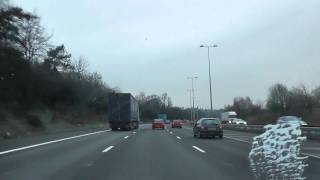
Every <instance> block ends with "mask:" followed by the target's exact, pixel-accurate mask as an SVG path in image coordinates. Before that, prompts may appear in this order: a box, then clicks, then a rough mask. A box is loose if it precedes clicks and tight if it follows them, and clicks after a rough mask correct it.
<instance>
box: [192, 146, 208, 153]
mask: <svg viewBox="0 0 320 180" xmlns="http://www.w3.org/2000/svg"><path fill="white" fill-rule="evenodd" d="M192 147H193V148H194V149H196V150H198V151H200V152H202V153H206V151H205V150H203V149H201V148H198V147H197V146H192Z"/></svg>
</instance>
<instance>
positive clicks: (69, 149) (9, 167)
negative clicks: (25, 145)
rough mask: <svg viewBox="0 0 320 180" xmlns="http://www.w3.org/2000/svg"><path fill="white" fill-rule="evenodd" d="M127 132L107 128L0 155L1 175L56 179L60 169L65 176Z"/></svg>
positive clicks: (2, 176)
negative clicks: (87, 134)
mask: <svg viewBox="0 0 320 180" xmlns="http://www.w3.org/2000/svg"><path fill="white" fill-rule="evenodd" d="M128 134H130V132H125V131H124V132H121V131H119V132H106V133H100V134H95V135H91V136H85V137H81V138H77V139H72V140H68V141H62V142H58V143H53V144H49V145H45V146H40V147H36V148H32V149H26V150H23V151H18V152H13V153H10V154H4V155H0V179H6V180H11V179H13V180H16V179H23V180H28V179H30V180H37V179H56V178H55V177H56V175H57V174H59V173H60V172H61V171H64V174H60V176H63V177H65V178H68V176H70V175H73V173H75V172H76V171H77V169H79V168H82V167H86V166H88V165H90V164H91V163H92V162H93V161H94V160H95V159H96V158H99V156H102V151H103V150H104V149H105V148H106V147H108V146H109V145H114V146H116V145H117V144H118V143H120V142H121V141H122V140H123V139H122V138H123V137H124V136H126V135H128ZM65 170H66V171H65ZM58 179H59V178H58Z"/></svg>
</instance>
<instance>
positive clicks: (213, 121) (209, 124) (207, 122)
mask: <svg viewBox="0 0 320 180" xmlns="http://www.w3.org/2000/svg"><path fill="white" fill-rule="evenodd" d="M215 136H219V137H220V138H221V139H222V138H223V125H222V124H221V121H220V120H219V119H217V118H201V119H200V120H198V121H197V122H196V123H195V125H194V127H193V137H197V138H202V137H213V138H214V137H215Z"/></svg>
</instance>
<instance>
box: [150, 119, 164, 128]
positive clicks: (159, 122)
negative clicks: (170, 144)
mask: <svg viewBox="0 0 320 180" xmlns="http://www.w3.org/2000/svg"><path fill="white" fill-rule="evenodd" d="M152 129H164V120H163V119H155V120H153V123H152Z"/></svg>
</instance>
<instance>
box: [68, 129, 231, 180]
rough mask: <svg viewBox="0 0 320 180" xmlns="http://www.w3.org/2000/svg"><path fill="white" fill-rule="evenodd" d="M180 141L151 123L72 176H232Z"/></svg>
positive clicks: (115, 179)
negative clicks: (152, 127)
mask: <svg viewBox="0 0 320 180" xmlns="http://www.w3.org/2000/svg"><path fill="white" fill-rule="evenodd" d="M182 144H183V142H180V141H179V140H178V139H177V138H176V137H175V136H172V135H171V134H169V133H168V132H166V131H165V130H151V127H150V128H148V129H145V130H142V131H140V132H139V133H137V135H136V136H134V137H132V138H130V139H128V141H126V142H124V143H121V144H119V145H118V146H116V147H115V148H114V149H113V150H112V151H110V152H108V153H107V154H105V155H104V156H102V157H100V158H99V159H97V160H96V161H95V162H93V165H92V166H90V167H86V168H83V169H81V170H80V171H79V172H78V173H77V175H76V176H74V177H73V179H75V180H79V179H97V180H100V179H101V180H102V179H112V180H124V179H139V180H164V179H184V180H191V179H192V180H194V179H204V180H205V179H221V180H224V179H227V180H228V179H234V178H232V177H231V176H229V174H228V173H226V172H224V171H221V169H219V168H217V167H219V166H220V165H219V164H216V163H215V162H209V161H205V160H204V159H206V155H205V154H203V153H200V152H197V151H195V150H194V149H193V148H192V146H188V147H185V146H183V145H182ZM226 171H227V170H226Z"/></svg>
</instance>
